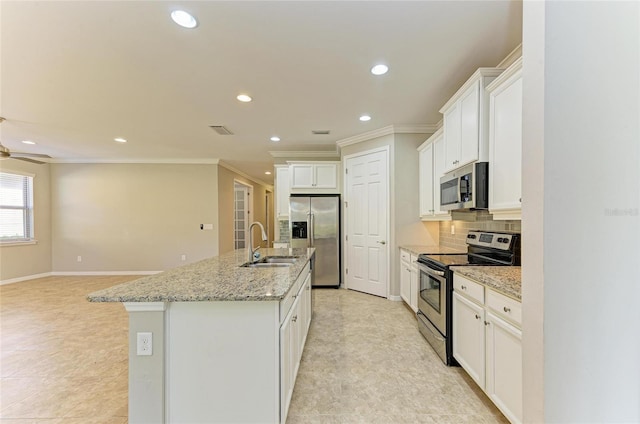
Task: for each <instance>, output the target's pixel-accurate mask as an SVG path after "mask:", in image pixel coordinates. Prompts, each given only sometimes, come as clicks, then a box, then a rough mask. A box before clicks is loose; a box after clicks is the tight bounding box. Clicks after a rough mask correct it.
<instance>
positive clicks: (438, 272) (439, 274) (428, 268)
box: [416, 261, 444, 277]
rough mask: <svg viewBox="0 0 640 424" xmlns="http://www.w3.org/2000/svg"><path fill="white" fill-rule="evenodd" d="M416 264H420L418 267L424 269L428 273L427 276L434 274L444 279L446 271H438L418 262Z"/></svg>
mask: <svg viewBox="0 0 640 424" xmlns="http://www.w3.org/2000/svg"><path fill="white" fill-rule="evenodd" d="M416 264H418V266H419V267H420V268H422V269H423V270H424V272H426V273H427V274H433V275H438V276H440V277H444V271H438V270H437V269H433V268H431V267H430V266H429V265H426V264H423V263H422V262H418V261H416Z"/></svg>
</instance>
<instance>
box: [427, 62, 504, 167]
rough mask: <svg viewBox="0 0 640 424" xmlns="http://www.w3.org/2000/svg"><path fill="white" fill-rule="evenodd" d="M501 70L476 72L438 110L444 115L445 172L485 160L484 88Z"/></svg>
mask: <svg viewBox="0 0 640 424" xmlns="http://www.w3.org/2000/svg"><path fill="white" fill-rule="evenodd" d="M501 72H502V69H496V68H480V69H478V70H477V71H476V72H475V73H474V74H473V75H472V76H471V77H470V78H469V79H468V80H467V82H466V83H465V84H464V85H463V86H462V87H460V89H459V90H458V91H457V92H456V94H454V96H453V97H452V98H451V99H450V100H449V101H448V102H447V103H446V104H445V105H444V106H443V107H442V109H440V112H441V113H442V114H443V115H444V124H443V127H444V144H445V168H444V172H449V171H451V170H454V169H456V168H459V167H461V166H464V165H466V164H468V163H471V162H473V161H478V160H479V161H487V160H488V156H489V149H488V137H489V123H488V113H487V112H488V109H489V98H488V95H487V92H486V87H487V85H488V84H489V83H490V82H491V81H493V80H494V79H495V78H496V77H497V76H498V75H500V73H501Z"/></svg>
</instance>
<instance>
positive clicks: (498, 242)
mask: <svg viewBox="0 0 640 424" xmlns="http://www.w3.org/2000/svg"><path fill="white" fill-rule="evenodd" d="M517 236H518V235H517V234H506V233H492V232H487V231H469V234H467V244H470V245H472V246H482V247H491V248H494V249H500V250H509V249H510V248H511V245H512V243H513V241H514V239H515V238H516V237H517Z"/></svg>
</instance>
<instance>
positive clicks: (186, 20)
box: [171, 10, 198, 28]
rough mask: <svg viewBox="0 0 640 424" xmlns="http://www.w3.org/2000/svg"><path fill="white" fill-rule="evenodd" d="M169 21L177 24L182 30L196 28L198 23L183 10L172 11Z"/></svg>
mask: <svg viewBox="0 0 640 424" xmlns="http://www.w3.org/2000/svg"><path fill="white" fill-rule="evenodd" d="M171 19H173V22H175V23H177V24H178V25H180V26H181V27H183V28H195V27H196V26H198V21H196V18H194V17H193V16H191V15H190V14H189V13H187V12H185V11H184V10H174V11H173V12H171Z"/></svg>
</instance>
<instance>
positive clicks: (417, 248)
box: [400, 244, 467, 255]
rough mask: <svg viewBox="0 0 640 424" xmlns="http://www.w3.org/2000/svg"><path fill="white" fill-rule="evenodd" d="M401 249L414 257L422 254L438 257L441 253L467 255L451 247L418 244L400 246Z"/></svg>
mask: <svg viewBox="0 0 640 424" xmlns="http://www.w3.org/2000/svg"><path fill="white" fill-rule="evenodd" d="M400 249H404V250H408V251H409V252H411V253H412V254H414V255H419V254H421V253H428V254H431V255H438V254H441V253H467V251H466V250H458V249H452V248H450V247H444V246H434V245H431V246H422V245H418V244H407V245H404V246H400Z"/></svg>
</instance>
